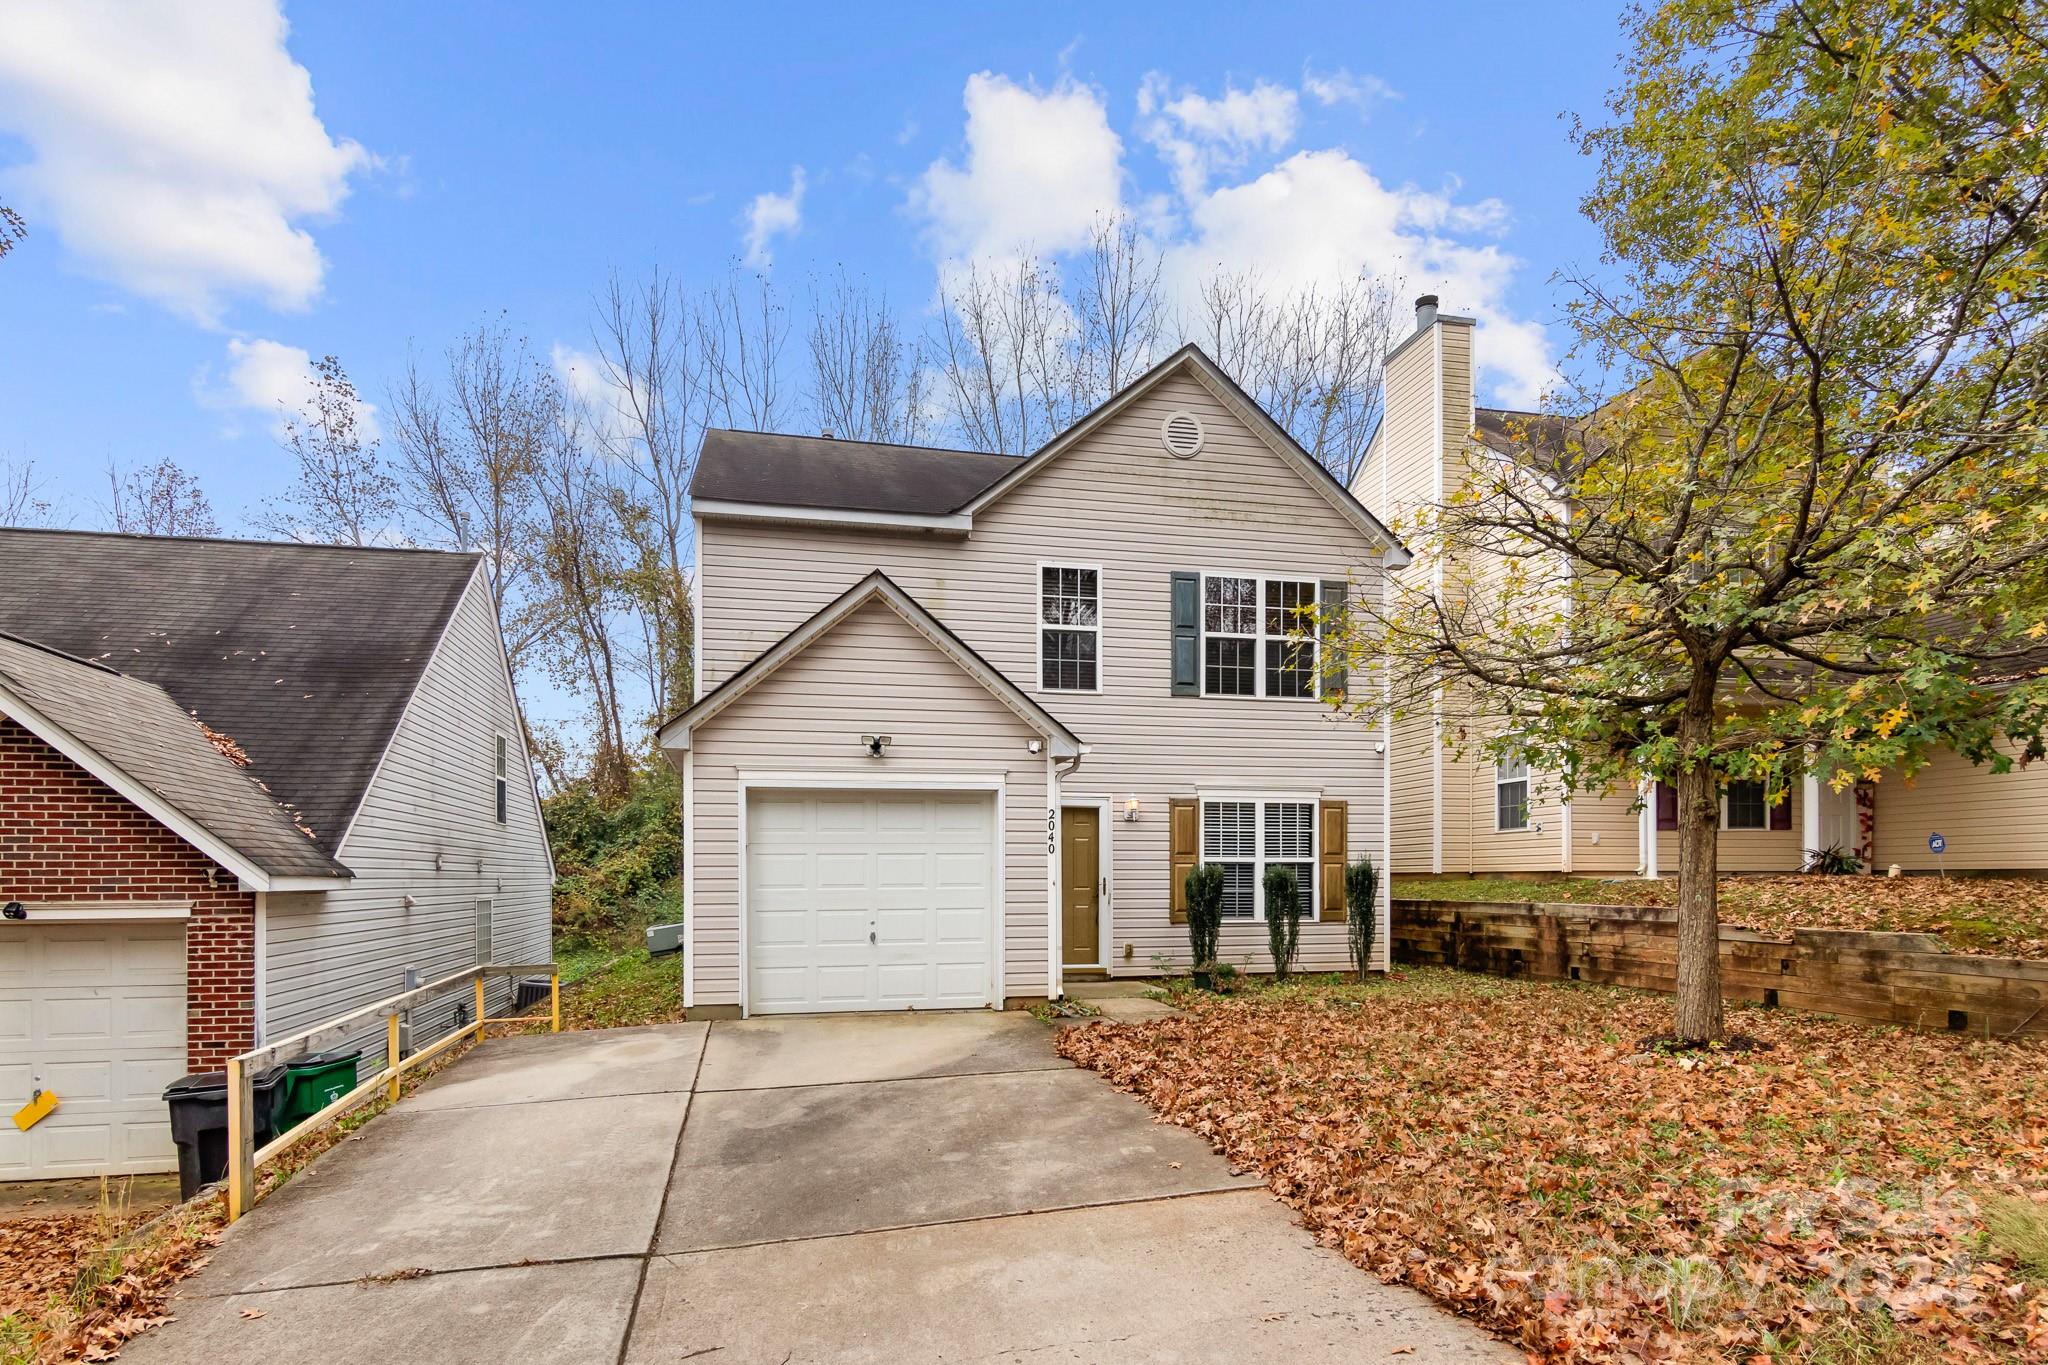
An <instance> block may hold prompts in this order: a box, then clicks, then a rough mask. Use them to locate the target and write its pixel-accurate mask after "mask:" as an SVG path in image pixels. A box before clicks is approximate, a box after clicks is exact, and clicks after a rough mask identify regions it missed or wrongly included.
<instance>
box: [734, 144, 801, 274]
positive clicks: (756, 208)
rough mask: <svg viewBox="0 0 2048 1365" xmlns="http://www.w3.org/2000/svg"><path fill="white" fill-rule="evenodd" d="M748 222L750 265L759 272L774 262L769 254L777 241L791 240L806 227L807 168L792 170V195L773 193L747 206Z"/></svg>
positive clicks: (762, 196)
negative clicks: (793, 235)
mask: <svg viewBox="0 0 2048 1365" xmlns="http://www.w3.org/2000/svg"><path fill="white" fill-rule="evenodd" d="M746 218H747V234H746V241H747V264H748V265H750V266H753V267H754V268H755V269H757V270H761V269H766V268H767V267H768V266H769V265H772V264H773V263H774V260H775V257H774V254H773V253H772V252H771V251H770V250H769V247H770V246H771V245H773V243H774V241H775V239H776V238H777V237H786V236H789V235H791V234H793V233H795V232H796V231H797V229H798V228H801V227H802V226H803V223H804V168H803V167H801V166H793V167H791V168H790V172H789V193H787V194H776V193H774V192H773V191H770V192H768V193H765V194H757V195H755V196H754V200H753V202H752V203H750V204H748V205H747V214H746Z"/></svg>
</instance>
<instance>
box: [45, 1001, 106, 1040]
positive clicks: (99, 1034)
mask: <svg viewBox="0 0 2048 1365" xmlns="http://www.w3.org/2000/svg"><path fill="white" fill-rule="evenodd" d="M76 989H77V988H76V987H73V988H71V989H70V990H66V991H63V992H61V993H60V992H58V991H54V990H53V991H48V992H46V993H45V996H44V1001H43V1026H42V1027H41V1028H40V1029H37V1030H36V1031H37V1032H38V1033H39V1034H41V1035H42V1038H43V1040H44V1041H45V1042H48V1043H50V1044H52V1045H54V1046H57V1047H75V1046H79V1045H81V1044H86V1043H91V1044H102V1043H108V1042H111V1041H113V1037H114V1002H113V1001H112V1000H110V999H108V998H106V997H105V996H101V995H76V994H73V993H72V991H74V990H76Z"/></svg>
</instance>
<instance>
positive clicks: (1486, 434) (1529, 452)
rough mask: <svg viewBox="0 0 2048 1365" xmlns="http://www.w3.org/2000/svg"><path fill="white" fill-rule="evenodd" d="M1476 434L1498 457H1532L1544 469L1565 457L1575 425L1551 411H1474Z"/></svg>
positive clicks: (1474, 432) (1490, 409)
mask: <svg viewBox="0 0 2048 1365" xmlns="http://www.w3.org/2000/svg"><path fill="white" fill-rule="evenodd" d="M1472 434H1473V435H1474V436H1476V437H1478V438H1479V443H1480V444H1481V445H1483V446H1485V447H1486V448H1487V449H1488V450H1491V451H1493V452H1494V453H1496V454H1499V455H1506V456H1508V457H1509V458H1511V459H1521V458H1523V457H1525V456H1531V457H1534V459H1535V462H1536V464H1537V465H1538V466H1539V467H1542V466H1547V465H1549V464H1550V463H1552V462H1553V461H1555V460H1556V459H1557V457H1558V456H1560V455H1562V454H1564V452H1565V450H1566V448H1567V446H1568V445H1569V443H1570V437H1571V426H1570V424H1569V423H1568V422H1567V421H1566V420H1565V419H1564V418H1562V417H1558V416H1556V415H1554V414H1551V413H1547V412H1519V411H1517V410H1515V409H1513V408H1474V409H1472Z"/></svg>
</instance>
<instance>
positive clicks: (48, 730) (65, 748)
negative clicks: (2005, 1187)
mask: <svg viewBox="0 0 2048 1365" xmlns="http://www.w3.org/2000/svg"><path fill="white" fill-rule="evenodd" d="M0 716H6V717H8V718H10V719H12V720H13V721H14V722H15V723H16V724H18V725H20V726H21V728H22V729H24V730H27V731H28V732H29V733H30V734H32V735H34V736H35V737H36V738H37V739H40V740H41V741H42V742H43V743H45V744H47V745H49V746H50V747H51V748H52V749H55V750H56V751H57V752H58V753H60V754H62V755H64V757H66V758H68V759H70V760H71V761H72V762H73V763H76V764H77V765H78V766H79V767H81V768H83V769H85V770H86V771H87V772H88V773H91V774H92V775H93V776H94V777H95V778H97V779H99V780H100V781H101V782H103V783H105V784H106V785H107V786H108V787H110V788H112V789H113V790H114V791H115V792H116V793H118V794H119V795H120V796H121V797H122V799H123V800H125V801H127V802H128V803H129V804H130V805H133V806H134V807H136V808H137V809H138V810H140V811H141V812H142V813H143V814H145V815H147V816H148V817H149V818H150V819H152V820H154V821H156V822H157V823H158V824H160V825H162V826H163V827H164V828H165V829H167V830H169V831H170V832H171V833H173V834H175V835H177V836H178V837H179V838H180V839H183V840H184V841H185V842H186V843H188V844H190V845H192V847H194V848H196V849H198V850H199V851H200V852H201V853H204V854H205V855H206V856H207V857H209V858H211V859H213V861H214V862H216V863H219V864H220V865H221V866H222V867H224V868H226V869H227V870H228V871H229V872H232V873H234V875H235V880H236V881H238V882H240V883H241V884H242V886H243V887H244V888H245V889H247V890H250V891H269V890H271V889H272V887H271V881H272V878H271V876H270V874H269V873H268V872H265V871H264V870H263V869H262V868H260V867H258V866H257V865H256V864H255V863H252V862H250V861H249V859H248V858H247V857H246V856H244V855H243V854H242V853H241V852H239V851H237V850H236V849H234V848H232V847H230V846H229V845H227V844H225V843H223V842H222V841H221V840H220V838H219V837H218V836H216V835H215V834H214V833H213V832H212V831H211V830H208V829H206V828H205V827H203V826H201V825H199V824H197V823H195V822H194V821H193V820H192V819H191V818H190V817H189V816H187V815H186V814H185V813H184V812H183V811H181V810H179V809H178V808H177V807H176V806H174V805H172V804H171V803H170V802H169V801H166V800H165V799H164V798H163V797H161V796H159V795H158V794H157V793H156V792H154V791H152V790H151V789H150V788H148V787H146V786H144V785H143V784H142V783H140V782H137V781H136V780H135V779H134V778H132V777H130V776H129V775H128V774H127V773H125V772H123V771H122V770H121V769H119V768H117V767H115V766H114V765H113V764H112V763H111V762H109V761H108V760H107V758H106V757H105V756H104V755H102V754H101V753H100V752H99V751H98V750H97V749H94V748H92V747H91V746H89V745H87V744H85V743H84V742H83V741H81V740H79V739H78V738H77V737H76V736H74V735H72V734H71V732H70V731H68V730H66V729H65V728H64V727H63V726H61V725H58V724H57V723H56V722H54V721H52V720H50V719H49V718H48V717H47V716H45V715H43V713H42V712H40V711H38V710H36V708H34V707H33V706H30V705H29V704H28V703H27V702H25V701H23V700H22V699H21V698H20V697H18V696H16V695H15V694H14V693H13V692H12V691H11V690H9V689H8V688H6V687H4V686H0Z"/></svg>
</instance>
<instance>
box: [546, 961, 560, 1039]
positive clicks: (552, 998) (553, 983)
mask: <svg viewBox="0 0 2048 1365" xmlns="http://www.w3.org/2000/svg"><path fill="white" fill-rule="evenodd" d="M548 1011H549V1013H550V1014H552V1015H553V1016H554V1017H553V1019H552V1020H551V1021H550V1023H549V1026H548V1031H549V1032H550V1033H560V1032H561V1031H562V974H561V973H560V972H549V973H548Z"/></svg>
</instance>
